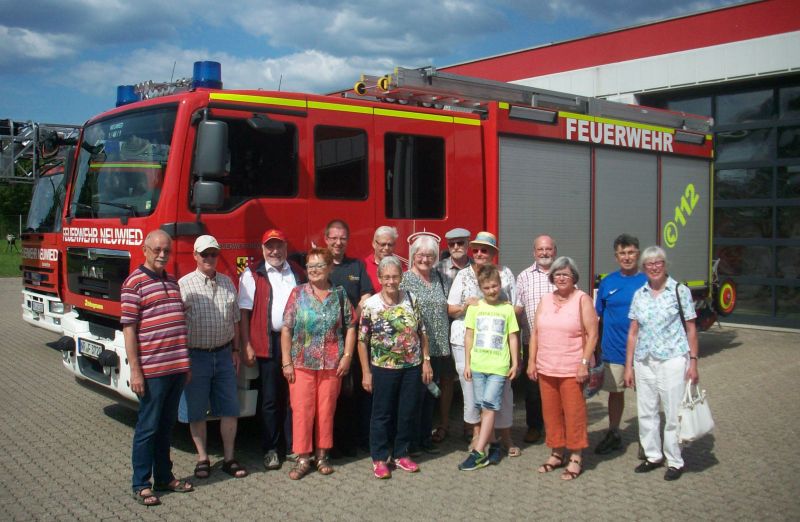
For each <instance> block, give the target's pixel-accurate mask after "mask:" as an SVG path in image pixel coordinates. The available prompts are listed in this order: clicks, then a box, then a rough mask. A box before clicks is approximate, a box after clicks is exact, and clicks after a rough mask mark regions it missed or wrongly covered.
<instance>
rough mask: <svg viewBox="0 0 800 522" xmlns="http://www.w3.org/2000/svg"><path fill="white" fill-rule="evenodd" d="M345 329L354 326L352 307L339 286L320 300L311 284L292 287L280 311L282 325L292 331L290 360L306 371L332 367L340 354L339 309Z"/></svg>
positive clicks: (339, 357) (330, 368)
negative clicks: (281, 312) (282, 310)
mask: <svg viewBox="0 0 800 522" xmlns="http://www.w3.org/2000/svg"><path fill="white" fill-rule="evenodd" d="M340 303H341V304H342V305H343V306H344V322H345V328H344V330H345V331H346V330H347V328H350V327H352V326H355V322H354V320H353V317H354V314H353V306H352V305H351V304H350V301H349V300H348V299H347V295H345V293H344V289H343V288H342V287H340V286H337V287H334V288H333V289H331V292H330V293H329V294H328V296H327V297H326V298H325V299H324V300H323V301H320V300H319V298H317V296H315V295H314V291H313V290H312V289H311V284H310V283H306V284H304V285H299V286H296V287H294V288H293V289H292V293H291V294H290V295H289V300H288V301H287V303H286V308H285V309H284V312H283V326H285V327H288V328H289V331H291V332H292V351H291V355H292V363H293V364H294V366H295V368H303V369H306V370H335V369H336V368H337V367H338V366H339V360H340V359H341V357H342V355H343V354H344V338H343V336H342V309H341V308H340Z"/></svg>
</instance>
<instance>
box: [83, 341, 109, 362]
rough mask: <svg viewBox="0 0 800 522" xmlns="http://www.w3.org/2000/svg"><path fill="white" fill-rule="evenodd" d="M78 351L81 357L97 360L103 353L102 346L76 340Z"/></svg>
mask: <svg viewBox="0 0 800 522" xmlns="http://www.w3.org/2000/svg"><path fill="white" fill-rule="evenodd" d="M78 351H79V352H80V353H81V355H85V356H86V357H91V358H92V359H97V358H98V357H100V354H101V353H103V345H102V344H97V343H94V342H92V341H87V340H86V339H78Z"/></svg>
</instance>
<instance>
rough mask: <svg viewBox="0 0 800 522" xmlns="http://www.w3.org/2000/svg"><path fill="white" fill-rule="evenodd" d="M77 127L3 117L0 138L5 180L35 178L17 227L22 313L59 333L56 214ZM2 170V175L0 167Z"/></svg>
mask: <svg viewBox="0 0 800 522" xmlns="http://www.w3.org/2000/svg"><path fill="white" fill-rule="evenodd" d="M79 130H80V127H78V126H76V125H61V124H50V123H36V122H31V121H28V122H15V121H11V120H3V123H2V125H0V141H2V145H3V156H2V159H0V162H2V165H0V167H4V168H3V170H4V171H7V170H13V171H14V175H13V176H7V179H10V180H12V181H18V180H20V179H22V180H24V181H27V182H31V181H33V182H35V188H34V192H33V198H32V200H31V204H30V209H29V211H28V218H27V222H26V226H25V229H24V230H23V231H22V235H21V236H22V237H21V238H20V239H21V244H22V264H21V266H20V270H21V271H22V285H23V288H22V318H23V319H24V320H25V321H26V322H28V323H30V324H33V325H35V326H40V327H43V328H46V329H48V330H52V331H54V332H58V333H61V318H62V316H63V314H64V313H65V311H66V310H65V305H64V303H62V301H61V291H62V287H63V280H62V272H63V263H62V261H63V255H62V253H61V250H62V249H61V219H62V213H63V204H64V194H65V186H64V183H65V172H68V171H69V170H70V167H69V165H70V162H71V159H72V155H73V154H74V152H75V149H74V148H71V147H70V145H74V144H75V143H76V141H77V138H78V132H79ZM4 174H8V173H7V172H4Z"/></svg>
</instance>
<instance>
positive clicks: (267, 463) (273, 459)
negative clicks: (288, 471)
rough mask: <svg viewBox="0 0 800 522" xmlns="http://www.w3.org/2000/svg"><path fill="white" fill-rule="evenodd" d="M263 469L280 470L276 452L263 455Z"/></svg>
mask: <svg viewBox="0 0 800 522" xmlns="http://www.w3.org/2000/svg"><path fill="white" fill-rule="evenodd" d="M264 469H267V470H274V469H281V460H280V459H279V458H278V452H277V451H275V450H269V451H268V452H267V454H266V455H264Z"/></svg>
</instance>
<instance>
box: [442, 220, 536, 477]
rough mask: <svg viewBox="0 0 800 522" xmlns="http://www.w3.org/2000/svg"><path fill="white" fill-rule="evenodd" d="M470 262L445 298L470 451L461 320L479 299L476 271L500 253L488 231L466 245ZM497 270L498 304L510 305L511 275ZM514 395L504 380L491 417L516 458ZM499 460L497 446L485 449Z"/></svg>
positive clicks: (471, 401) (471, 414) (471, 399)
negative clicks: (498, 404)
mask: <svg viewBox="0 0 800 522" xmlns="http://www.w3.org/2000/svg"><path fill="white" fill-rule="evenodd" d="M470 250H471V251H472V259H473V263H472V265H470V267H469V268H465V269H464V270H461V271H460V272H459V273H458V274H457V275H456V277H455V279H453V284H452V285H451V287H450V294H449V295H448V297H447V311H448V314H449V315H450V317H451V318H452V319H453V323H452V324H451V326H450V344H451V349H452V351H453V359H454V360H455V364H456V372H457V373H458V378H459V381H460V382H461V391H462V393H463V396H464V422H465V423H466V424H467V425H469V426H471V428H472V435H471V439H472V440H471V442H470V450H472V449H474V445H475V443H476V442H477V441H478V437H479V435H480V422H481V412H480V410H479V409H478V408H476V407H475V396H474V394H473V393H472V383H471V382H469V381H467V380H466V378H465V377H464V369H465V366H466V359H465V353H464V336H465V333H466V328H465V326H464V317H465V315H466V312H467V308H468V307H470V306H475V305H477V304H478V301H480V300H481V299H482V298H483V292H481V288H480V285H479V284H478V270H479V269H480V267H482V266H485V265H489V264H491V263H492V261H493V260H494V258H495V257H496V256H497V254H499V253H500V250H499V249H498V248H497V238H496V237H495V236H494V234H492V233H490V232H478V234H477V235H476V236H475V239H474V240H473V241H471V242H470ZM497 268H498V270H500V281H501V283H502V289H501V301H508V302H510V303H513V302H514V298H515V288H514V274H513V273H512V272H511V270H510V269H509V268H508V267H505V266H503V267H500V266H498V267H497ZM513 407H514V394H513V392H512V391H511V379H509V380H507V381H506V384H505V387H504V389H503V404H502V407H501V408H500V411H499V412H498V415H497V417H496V418H495V423H494V425H495V428H496V429H497V431H498V432H499V433H500V439H501V442H502V444H503V445H504V446H505V448H506V451H507V452H508V456H509V457H517V456H519V455H520V453H521V451H520V449H519V447H517V446H516V445H514V443H513V441H512V440H511V424H512V422H513ZM499 460H500V445H498V444H496V443H493V444H492V445H491V447H490V449H489V461H490V462H492V463H495V464H496V463H497V462H499Z"/></svg>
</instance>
